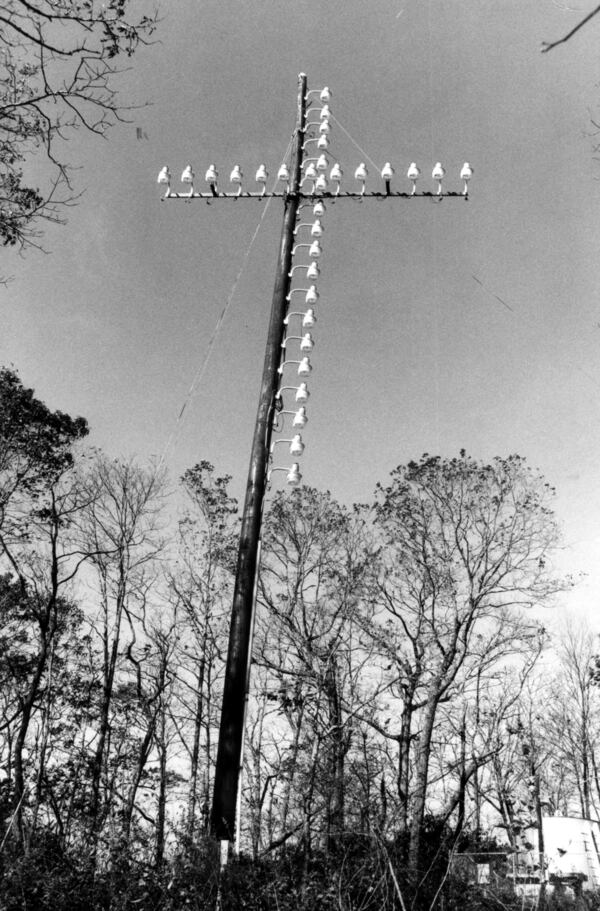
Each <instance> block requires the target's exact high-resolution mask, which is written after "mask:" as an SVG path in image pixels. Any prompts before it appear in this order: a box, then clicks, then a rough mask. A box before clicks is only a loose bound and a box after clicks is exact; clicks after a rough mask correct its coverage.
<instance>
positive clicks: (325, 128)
mask: <svg viewBox="0 0 600 911" xmlns="http://www.w3.org/2000/svg"><path fill="white" fill-rule="evenodd" d="M319 133H321V135H323V134H325V136H329V134H330V133H331V126H330V125H329V121H328V120H322V121H321V124H320V126H319Z"/></svg>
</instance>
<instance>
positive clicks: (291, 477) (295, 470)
mask: <svg viewBox="0 0 600 911" xmlns="http://www.w3.org/2000/svg"><path fill="white" fill-rule="evenodd" d="M274 471H285V472H287V474H286V480H287V482H288V484H289V485H290V487H297V486H298V485H299V484H300V482H301V481H302V475H301V474H300V466H299V465H298V463H297V462H294V464H293V465H292V467H291V468H283V467H282V466H278V465H274V466H273V468H270V469H269V478H270V477H271V474H272V472H274Z"/></svg>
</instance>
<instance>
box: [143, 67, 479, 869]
mask: <svg viewBox="0 0 600 911" xmlns="http://www.w3.org/2000/svg"><path fill="white" fill-rule="evenodd" d="M310 94H313V93H312V92H310V93H309V92H308V91H307V78H306V76H305V74H304V73H300V75H299V76H298V105H297V115H296V128H295V132H294V138H293V144H292V156H291V163H290V168H289V180H288V185H287V188H286V189H285V190H284V191H283V192H279V191H271V192H267V191H266V179H267V174H266V171H265V169H264V166H262V165H261V168H260V169H259V171H258V172H257V175H256V180H257V182H260V183H261V184H262V192H258V193H251V192H242V187H241V177H242V175H241V172H240V169H239V167H238V166H237V165H236V167H235V168H234V170H233V171H232V174H231V178H230V179H231V181H232V182H235V183H237V184H238V188H239V189H238V192H237V193H223V192H221V191H219V189H218V186H217V171H216V169H215V167H214V165H211V166H210V168H209V170H208V171H207V172H206V177H205V181H206V183H207V184H208V185H209V187H210V191H209V192H204V193H202V192H196V191H194V186H193V181H194V172H193V170H192V168H191V166H190V165H188V167H187V168H186V169H185V171H184V173H183V174H182V177H181V179H182V182H183V183H186V184H188V185H191V186H190V191H189V192H188V193H173V192H172V190H171V185H170V181H171V175H170V172H169V169H168V167H164V168H163V169H162V171H161V172H160V174H159V176H158V182H159V183H161V184H165V185H166V187H167V190H166V194H165V196H164V199H165V200H174V199H183V200H188V201H189V200H192V199H208V200H209V201H210V200H212V199H239V198H245V199H248V198H253V199H262V200H265V199H268V198H273V197H279V198H281V199H283V203H284V216H283V228H282V232H281V243H280V248H279V257H278V260H277V269H276V274H275V287H274V290H273V300H272V305H271V317H270V322H269V330H268V336H267V345H266V352H265V360H264V367H263V375H262V383H261V389H260V399H259V403H258V413H257V417H256V425H255V430H254V438H253V441H252V452H251V456H250V468H249V471H248V482H247V486H246V496H245V501H244V510H243V514H242V526H241V532H240V544H239V551H238V561H237V570H236V578H235V587H234V595H233V608H232V614H231V626H230V632H229V648H228V654H227V666H226V670H225V681H224V691H223V703H222V709H221V725H220V730H219V745H218V751H217V762H216V770H215V780H214V793H213V804H212V809H211V831H212V833H213V835H214V836H215V838H216V839H217V840H218V841H219V842H220V843H221V858H222V860H225V859H226V857H227V851H228V846H229V844H230V843H231V842H233V840H234V838H235V833H236V809H237V801H238V790H239V779H240V771H241V764H242V751H243V742H244V723H245V709H246V702H247V695H248V687H249V679H250V663H251V659H252V655H251V650H252V632H253V626H254V602H255V591H256V580H257V573H258V570H259V566H258V563H259V556H258V555H259V551H260V533H261V524H262V512H263V503H264V497H265V490H266V486H267V477H268V471H269V456H270V448H271V435H272V432H273V425H274V420H273V419H274V416H275V414H276V412H277V408H276V399H277V394H278V391H279V388H278V387H279V381H280V370H281V369H282V351H285V348H284V346H285V332H286V323H285V319H286V315H287V309H288V303H289V299H290V294H291V292H290V287H291V276H292V257H293V255H294V239H295V230H296V219H297V216H298V209H299V207H300V204H301V202H302V201H303V200H304V201H308V202H312V203H315V202H316V201H317V200H325V199H332V200H333V199H335V200H342V199H358V198H360V199H363V198H368V197H376V198H389V199H392V198H404V199H411V198H413V197H415V196H417V197H421V198H431V197H435V198H437V199H441V198H442V197H447V196H454V197H458V198H462V199H467V198H468V181H469V179H470V177H471V175H472V170H471V168H470V166H469V164H468V163H465V165H464V166H463V170H462V171H461V175H460V176H461V179H462V180H463V181H464V187H463V190H462V192H447V191H445V192H442V179H443V177H444V173H445V172H444V169H443V168H442V166H441V165H440V164H439V162H438V164H436V166H435V167H434V169H433V171H432V179H433V180H434V181H436V182H437V190H436V191H435V192H420V193H417V192H416V181H417V179H418V178H419V175H420V171H419V169H418V168H417V167H416V165H415V164H414V163H412V164H411V165H410V168H409V170H408V173H407V177H408V179H409V180H412V191H411V192H402V191H396V190H392V188H391V180H392V178H393V174H394V171H393V169H392V168H391V166H390V164H389V163H388V164H386V165H385V166H384V168H383V170H382V171H381V178H382V180H383V181H384V189H383V191H380V192H369V193H366V192H365V181H366V177H367V170H366V167H365V165H364V163H362V164H361V165H360V166H359V167H358V168H357V169H356V172H355V174H354V177H355V179H356V180H357V181H359V182H360V185H361V189H360V190H359V191H357V192H347V191H344V192H341V191H340V182H341V178H342V172H341V170H340V168H339V165H338V164H335V165H334V167H333V168H332V169H331V172H330V180H331V181H332V183H333V184H335V186H336V190H335V192H333V193H332V192H331V191H330V190H329V189H328V184H327V180H326V179H325V177H324V175H323V174H322V173H321V176H320V177H319V180H313V181H312V187H311V188H310V189H309V190H308V191H304V190H303V189H302V185H303V183H304V182H305V181H309V182H310V180H311V178H309V171H308V168H307V171H306V172H305V174H304V175H303V172H302V168H303V167H304V165H305V164H306V161H305V159H304V148H305V145H306V142H307V141H312V142H317V138H312V136H311V137H309V139H308V140H307V139H306V137H305V134H306V133H307V128H308V127H309V126H311V125H314V124H307V103H308V101H307V100H308V96H309V95H310ZM324 97H326V98H327V99H329V97H330V93H329V90H328V89H323V91H322V92H321V94H320V98H321V100H322V99H323V98H324ZM320 116H321V125H320V130H319V132H320V133H321V135H323V133H325V134H326V133H328V132H329V129H330V125H329V118H330V117H331V113H330V111H329V107H328V105H325V107H324V108H322V109H321V112H320ZM323 121H325V123H323ZM327 145H328V141H327V139H326V136H325V142H324V144H322V141H321V142H319V145H318V148H319V149H322V148H324V149H327ZM311 160H312V161H316V159H311ZM326 165H327V160H326V156H323V155H322V156H321V157H320V158H319V161H318V163H317V169H318V168H320V169H321V171H322V170H323V169H324V168H325V167H326ZM284 170H285V169H283V168H282V171H284ZM280 173H281V171H280ZM316 173H317V172H316V170H314V174H313V177H316ZM286 175H287V172H286ZM280 179H283V178H280ZM319 181H323V183H322V184H321V186H320V185H319ZM316 227H319V224H318V223H316V224H315V225H313V228H316ZM313 233H314V234H315V236H318V235H316V232H311V235H312V234H313ZM301 246H309V245H308V244H304V245H301ZM317 246H318V244H317ZM311 255H312V254H311ZM307 274H308V273H307ZM298 290H300V289H298ZM317 297H318V295H317ZM284 358H285V354H284ZM309 369H310V368H309ZM299 372H300V371H299ZM301 448H303V446H301ZM290 451H292V450H290ZM292 468H296V469H297V465H296V466H292ZM291 474H293V472H292V473H291ZM288 479H290V481H291V480H292V479H291V478H290V475H288ZM298 480H299V473H298V474H297V477H296V479H295V481H296V482H297V481H298Z"/></svg>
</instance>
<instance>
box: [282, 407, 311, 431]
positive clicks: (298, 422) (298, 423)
mask: <svg viewBox="0 0 600 911" xmlns="http://www.w3.org/2000/svg"><path fill="white" fill-rule="evenodd" d="M278 414H293V415H294V420H293V421H292V427H306V425H307V424H308V417H307V415H306V408H305V407H304V405H302V406H301V407H300V408H298V410H297V411H288V410H287V409H284V410H283V411H279V412H278Z"/></svg>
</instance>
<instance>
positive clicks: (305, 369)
mask: <svg viewBox="0 0 600 911" xmlns="http://www.w3.org/2000/svg"><path fill="white" fill-rule="evenodd" d="M288 364H298V376H308V374H309V373H310V372H311V370H312V366H311V363H310V361H309V359H308V358H307V357H303V358H302V359H301V360H299V361H282V363H281V364H280V365H279V367H278V368H277V372H278V373H280V374H281V373H283V371H284V369H285V368H286V367H287V365H288Z"/></svg>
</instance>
